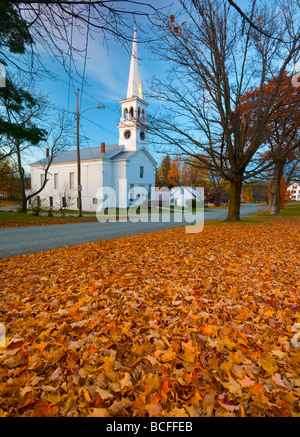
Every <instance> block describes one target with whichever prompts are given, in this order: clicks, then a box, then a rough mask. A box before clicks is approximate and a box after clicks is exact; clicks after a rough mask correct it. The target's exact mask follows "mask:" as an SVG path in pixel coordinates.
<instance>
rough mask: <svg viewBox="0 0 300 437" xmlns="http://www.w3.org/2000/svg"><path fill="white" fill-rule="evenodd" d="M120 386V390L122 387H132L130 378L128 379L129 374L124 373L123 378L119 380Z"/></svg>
mask: <svg viewBox="0 0 300 437" xmlns="http://www.w3.org/2000/svg"><path fill="white" fill-rule="evenodd" d="M120 384H121V389H122V388H124V387H131V386H132V382H131V377H130V375H129V373H127V372H125V375H124V378H123V379H120ZM101 397H102V396H101Z"/></svg>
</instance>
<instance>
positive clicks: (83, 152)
mask: <svg viewBox="0 0 300 437" xmlns="http://www.w3.org/2000/svg"><path fill="white" fill-rule="evenodd" d="M122 150H123V146H119V145H118V144H111V145H105V153H101V148H100V145H99V146H97V147H88V148H86V149H80V160H81V161H88V160H92V159H102V158H105V159H111V158H112V157H113V156H114V155H116V154H120V152H122ZM73 161H77V151H76V149H75V150H65V151H63V152H59V153H57V155H56V156H54V158H53V161H52V164H58V163H61V162H73ZM47 163H48V159H47V158H44V159H41V160H39V161H36V162H33V163H32V164H30V165H40V164H47Z"/></svg>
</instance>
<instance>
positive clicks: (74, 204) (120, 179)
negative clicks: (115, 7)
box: [30, 30, 156, 211]
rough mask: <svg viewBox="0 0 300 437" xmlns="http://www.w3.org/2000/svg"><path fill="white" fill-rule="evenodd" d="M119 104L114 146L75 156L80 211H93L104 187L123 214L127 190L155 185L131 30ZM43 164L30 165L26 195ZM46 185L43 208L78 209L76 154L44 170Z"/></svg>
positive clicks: (40, 178)
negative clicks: (112, 192)
mask: <svg viewBox="0 0 300 437" xmlns="http://www.w3.org/2000/svg"><path fill="white" fill-rule="evenodd" d="M119 103H120V104H121V119H120V123H119V125H118V129H119V142H118V144H113V145H105V144H104V143H101V145H100V144H99V147H92V148H87V149H81V150H80V161H81V186H82V190H81V197H82V210H83V211H95V210H96V208H97V205H98V204H99V196H97V193H98V194H99V192H98V190H99V188H101V187H110V188H112V189H113V190H115V193H116V206H117V207H120V208H126V207H127V206H129V204H130V200H132V196H131V199H130V195H129V190H130V189H131V188H133V187H134V186H139V187H144V188H145V189H146V191H147V193H149V194H148V195H149V197H150V192H151V188H152V187H154V185H155V167H156V161H155V160H154V158H153V157H152V156H151V155H150V153H149V151H148V127H147V119H146V109H147V106H148V104H147V103H146V102H145V101H144V100H143V94H142V85H141V77H140V71H139V63H138V57H137V41H136V30H134V39H133V46H132V54H131V62H130V72H129V80H128V89H127V97H126V99H124V100H121V101H120V102H119ZM45 163H46V159H44V160H41V161H38V162H35V163H33V164H31V166H30V167H31V187H32V190H35V189H38V188H40V187H41V184H42V183H43V178H44V165H45ZM47 179H48V182H47V184H46V186H45V188H44V189H43V190H42V191H41V192H40V194H39V196H40V199H41V201H42V202H43V205H45V206H53V208H60V207H67V208H68V209H77V208H78V196H77V189H78V187H77V155H76V150H69V151H65V152H61V153H59V154H57V155H56V156H55V157H54V159H53V161H52V163H51V166H50V169H49V173H48V177H47Z"/></svg>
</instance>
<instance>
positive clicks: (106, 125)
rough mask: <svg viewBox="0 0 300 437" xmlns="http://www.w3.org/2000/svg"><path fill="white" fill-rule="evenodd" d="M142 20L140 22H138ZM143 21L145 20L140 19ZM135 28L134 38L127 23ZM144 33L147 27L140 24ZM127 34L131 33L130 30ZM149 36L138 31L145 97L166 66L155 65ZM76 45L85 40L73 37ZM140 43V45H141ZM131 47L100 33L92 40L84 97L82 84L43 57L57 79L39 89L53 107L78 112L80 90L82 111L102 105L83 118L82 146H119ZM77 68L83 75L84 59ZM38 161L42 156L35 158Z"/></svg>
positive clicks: (53, 61)
mask: <svg viewBox="0 0 300 437" xmlns="http://www.w3.org/2000/svg"><path fill="white" fill-rule="evenodd" d="M138 20H139V19H137V21H138ZM141 20H142V19H141ZM128 24H129V25H130V26H131V27H132V37H133V29H134V23H133V21H132V23H130V22H129V23H128ZM138 25H142V26H143V29H144V30H145V26H147V24H146V23H145V22H144V23H140V22H139V21H138ZM127 33H128V30H127ZM145 35H146V34H144V33H143V32H142V31H139V29H137V40H138V55H139V60H140V71H141V77H142V87H143V97H144V98H145V94H146V93H147V85H146V83H147V80H148V79H150V78H151V76H153V75H154V74H159V75H160V74H163V73H164V68H165V69H166V68H167V66H164V65H163V64H162V63H161V62H159V63H158V62H155V61H154V60H153V55H152V54H151V52H150V50H149V47H148V45H147V44H146V43H141V40H145V38H146V36H145ZM73 38H74V44H76V45H77V47H80V46H82V45H84V44H85V37H84V36H82V35H77V36H76V35H74V36H73ZM139 41H140V42H139ZM129 47H130V48H127V49H126V47H124V45H123V44H122V43H121V42H120V41H115V40H114V39H113V38H111V39H109V40H107V41H105V40H104V39H103V38H102V37H101V35H100V34H98V35H93V38H90V39H89V43H88V53H87V59H86V66H85V82H86V84H85V85H84V87H83V93H82V94H81V84H80V83H79V84H78V83H77V84H76V83H73V81H70V79H69V76H68V74H67V72H66V71H65V70H64V69H63V67H62V66H61V65H60V63H59V62H58V61H55V60H53V59H51V58H50V57H49V56H48V55H46V54H43V55H42V59H43V63H44V65H45V66H46V67H47V68H48V69H49V70H50V71H51V72H55V75H56V78H55V79H50V78H43V79H42V80H40V81H39V82H40V83H39V88H40V91H41V93H42V94H44V95H47V99H48V101H49V103H50V104H51V106H52V107H56V108H57V109H66V110H67V111H70V112H74V114H75V111H76V96H75V92H76V90H77V89H78V88H79V96H80V111H83V110H85V109H86V108H89V107H91V106H95V105H97V104H102V105H104V106H105V108H104V109H90V110H88V111H86V112H85V113H84V114H83V115H82V116H81V118H80V144H81V147H82V148H84V147H95V146H99V147H100V143H101V142H102V141H104V142H105V143H106V144H116V143H118V140H119V132H118V128H117V126H118V123H119V120H120V116H121V112H120V108H121V106H120V104H119V101H120V100H122V99H124V98H126V93H127V85H128V77H129V68H130V57H131V43H130V44H129ZM77 68H78V70H79V71H80V72H82V71H83V69H84V58H82V57H81V58H79V57H78V58H77ZM147 102H148V103H149V104H150V106H149V110H151V106H153V105H154V106H155V101H151V100H149V99H147ZM75 129H76V125H75V116H74V148H75V147H76V144H75V133H76V132H75ZM150 152H151V153H152V154H153V156H154V158H155V159H156V160H158V161H160V160H161V159H162V156H161V153H159V154H157V153H156V150H155V149H154V147H151V145H150ZM36 157H37V158H39V157H40V154H37V155H36Z"/></svg>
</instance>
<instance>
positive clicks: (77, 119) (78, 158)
mask: <svg viewBox="0 0 300 437" xmlns="http://www.w3.org/2000/svg"><path fill="white" fill-rule="evenodd" d="M93 108H97V109H103V108H104V106H103V105H97V106H91V107H89V108H86V109H84V110H83V111H81V112H80V113H79V103H78V91H76V145H77V189H78V215H79V217H81V216H82V201H81V191H82V186H81V169H80V147H79V117H80V116H81V115H82V114H83V113H84V112H85V111H87V110H88V109H93Z"/></svg>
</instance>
